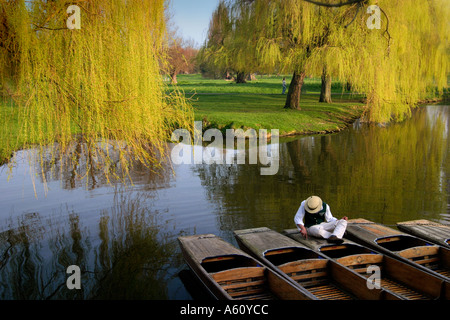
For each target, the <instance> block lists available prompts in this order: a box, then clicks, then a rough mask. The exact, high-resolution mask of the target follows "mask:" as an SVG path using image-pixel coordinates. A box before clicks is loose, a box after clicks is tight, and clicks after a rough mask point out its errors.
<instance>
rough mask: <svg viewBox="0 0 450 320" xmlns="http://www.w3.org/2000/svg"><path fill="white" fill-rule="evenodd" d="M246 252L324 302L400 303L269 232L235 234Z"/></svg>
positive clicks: (341, 267) (316, 254) (338, 266)
mask: <svg viewBox="0 0 450 320" xmlns="http://www.w3.org/2000/svg"><path fill="white" fill-rule="evenodd" d="M234 234H235V237H236V240H237V241H238V244H239V246H240V247H241V248H242V250H244V251H246V252H248V253H249V254H252V255H253V256H255V258H257V259H258V260H260V261H262V262H263V263H264V264H265V265H267V266H268V267H270V268H272V269H273V270H276V271H277V272H279V273H280V274H281V275H284V276H285V277H286V278H289V279H291V281H292V280H293V281H295V283H296V284H297V285H298V286H299V287H300V288H302V289H303V290H304V289H306V290H307V291H309V292H310V293H311V294H313V295H314V296H315V297H317V299H320V300H358V299H359V300H399V299H401V297H399V296H397V295H395V294H393V293H391V292H390V291H386V290H383V289H372V290H371V289H369V288H368V286H367V279H366V278H365V277H362V276H361V275H359V274H358V273H357V272H355V271H352V270H351V269H349V268H347V267H345V266H344V265H342V264H339V263H337V262H335V261H333V260H331V259H329V258H327V257H326V256H324V255H322V254H321V253H319V252H314V251H313V250H311V249H309V248H307V247H306V246H304V245H302V244H300V243H298V242H296V241H294V240H292V239H290V238H288V237H286V236H284V235H282V234H280V233H278V232H275V231H273V230H271V229H268V228H256V229H247V230H238V231H235V232H234Z"/></svg>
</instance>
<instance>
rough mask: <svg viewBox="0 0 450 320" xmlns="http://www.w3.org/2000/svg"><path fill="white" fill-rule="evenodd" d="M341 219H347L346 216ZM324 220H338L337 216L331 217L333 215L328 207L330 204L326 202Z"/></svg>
mask: <svg viewBox="0 0 450 320" xmlns="http://www.w3.org/2000/svg"><path fill="white" fill-rule="evenodd" d="M342 219H344V220H348V218H347V217H343V218H342ZM325 220H326V222H331V221H336V220H338V219H337V218H335V217H333V215H332V214H331V209H330V206H329V205H328V204H327V211H326V213H325Z"/></svg>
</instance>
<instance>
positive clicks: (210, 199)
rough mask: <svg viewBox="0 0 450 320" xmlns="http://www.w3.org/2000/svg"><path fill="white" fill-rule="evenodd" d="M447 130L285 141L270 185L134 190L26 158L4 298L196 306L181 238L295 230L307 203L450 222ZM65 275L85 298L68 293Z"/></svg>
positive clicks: (0, 182) (220, 178)
mask: <svg viewBox="0 0 450 320" xmlns="http://www.w3.org/2000/svg"><path fill="white" fill-rule="evenodd" d="M449 125H450V107H449V106H429V107H426V108H420V109H418V110H417V111H416V112H414V115H413V117H412V119H410V120H408V121H405V122H404V123H400V124H393V125H390V126H388V127H385V128H381V127H378V126H371V127H367V126H359V125H358V124H355V125H354V126H353V127H352V128H350V129H349V130H346V131H344V132H341V133H339V134H335V135H327V136H307V137H300V138H293V139H289V140H286V141H281V143H280V145H279V148H280V170H279V172H278V174H277V175H275V176H261V175H260V167H259V166H258V165H239V166H238V165H180V166H176V167H174V170H173V171H172V170H170V169H169V168H166V169H167V170H164V171H161V172H159V173H157V174H155V173H152V172H149V171H148V170H145V169H143V168H140V167H136V168H135V169H134V170H133V172H132V173H131V177H132V179H133V185H128V186H124V185H122V184H120V183H112V185H108V184H107V183H106V179H105V177H103V176H102V175H101V174H99V173H95V174H92V175H90V176H89V177H85V178H84V179H80V178H79V176H77V175H76V174H75V173H76V172H78V171H79V172H82V166H83V164H81V165H80V166H78V167H77V168H75V170H73V169H71V170H69V169H67V168H64V167H63V169H61V168H60V167H58V163H56V165H55V166H46V167H45V169H42V168H41V167H40V166H39V165H34V166H31V167H30V161H29V160H28V159H29V157H28V155H29V152H26V151H24V152H19V153H18V154H17V155H16V157H15V158H14V161H15V162H14V166H13V167H12V170H11V169H10V168H9V167H7V166H3V167H1V168H0V204H1V207H0V208H1V209H0V259H1V260H0V299H192V298H193V297H196V294H197V293H196V292H195V291H190V284H189V283H190V280H192V279H190V277H189V276H188V275H187V276H186V272H185V270H186V269H187V267H186V265H185V263H184V261H183V258H182V256H181V254H180V250H179V247H178V244H177V241H176V239H177V237H178V236H180V235H189V234H194V233H197V234H200V233H214V234H217V235H219V236H221V237H223V238H224V239H225V240H227V241H230V242H231V243H233V244H236V242H235V240H234V239H233V230H236V229H243V228H253V227H262V226H266V227H270V228H272V229H275V230H277V231H281V230H283V229H286V228H293V227H295V226H294V224H293V217H294V215H295V213H296V211H297V209H298V207H299V205H300V202H301V201H302V200H304V199H305V198H307V197H308V196H310V195H312V194H316V195H320V196H321V197H322V198H323V199H324V200H325V201H326V202H327V203H328V204H330V206H331V211H332V213H333V214H334V215H335V216H337V217H341V216H344V215H346V216H349V217H350V218H366V219H370V220H372V221H375V222H379V223H383V224H387V225H392V224H395V223H396V222H399V221H404V220H411V219H422V218H423V219H429V220H432V221H437V222H441V223H450V205H449V203H450V158H449V155H450V148H449V143H450V139H449ZM36 172H37V173H36ZM60 172H62V174H59V173H60ZM79 172H78V173H79ZM42 173H44V175H43V176H42ZM43 177H45V178H43ZM33 181H34V183H33ZM70 265H78V266H80V268H81V270H82V290H78V291H76V290H75V291H70V290H68V289H67V287H66V279H67V275H66V268H67V267H68V266H70ZM182 279H183V280H182ZM190 292H191V293H190Z"/></svg>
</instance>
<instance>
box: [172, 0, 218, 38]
mask: <svg viewBox="0 0 450 320" xmlns="http://www.w3.org/2000/svg"><path fill="white" fill-rule="evenodd" d="M218 4H219V0H171V12H172V15H173V18H172V22H173V23H174V24H175V25H176V26H177V27H178V32H179V34H180V35H182V36H183V37H184V38H186V39H188V38H192V39H194V41H195V42H197V44H198V45H202V44H203V41H204V40H205V38H206V34H207V32H208V27H209V21H210V20H211V15H212V13H213V11H214V10H215V9H216V7H217V5H218Z"/></svg>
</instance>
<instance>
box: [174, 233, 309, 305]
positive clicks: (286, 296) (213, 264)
mask: <svg viewBox="0 0 450 320" xmlns="http://www.w3.org/2000/svg"><path fill="white" fill-rule="evenodd" d="M178 241H179V244H180V247H181V251H182V253H183V256H184V258H185V260H186V263H187V264H188V265H189V267H190V268H191V270H192V271H193V272H194V273H195V274H196V276H197V277H198V278H199V279H200V280H201V281H202V283H203V284H204V286H205V287H206V288H207V289H208V290H209V292H210V293H211V294H212V295H213V296H214V297H215V298H216V299H220V300H263V299H282V300H316V299H317V298H316V297H315V296H313V295H312V294H311V293H309V292H308V291H306V290H302V289H301V288H300V287H298V286H295V285H293V284H292V283H291V282H289V281H287V280H286V279H285V278H284V277H282V276H281V275H279V274H278V273H276V272H274V271H273V270H271V269H270V268H268V267H266V266H264V265H263V264H262V263H260V262H258V261H257V260H256V259H254V258H252V257H251V256H250V255H248V254H246V253H244V252H243V251H242V250H239V249H238V248H236V247H234V246H232V245H231V244H229V243H227V242H225V241H224V240H223V239H221V238H219V237H217V236H215V235H213V234H205V235H195V236H185V237H179V238H178Z"/></svg>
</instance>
